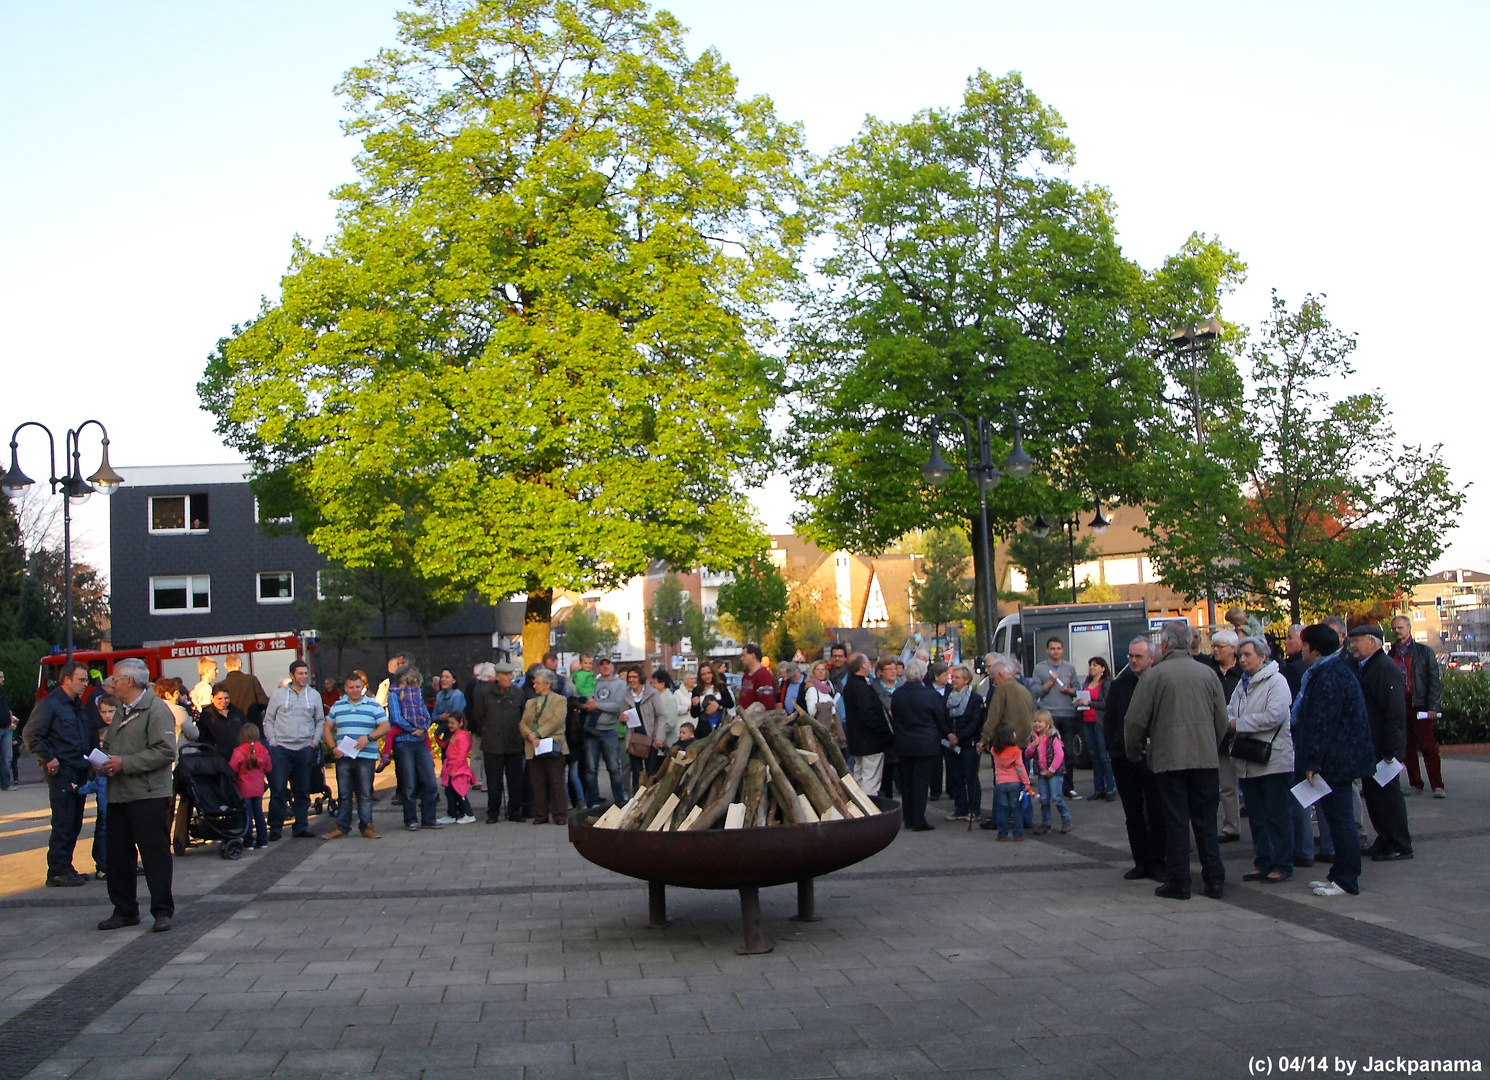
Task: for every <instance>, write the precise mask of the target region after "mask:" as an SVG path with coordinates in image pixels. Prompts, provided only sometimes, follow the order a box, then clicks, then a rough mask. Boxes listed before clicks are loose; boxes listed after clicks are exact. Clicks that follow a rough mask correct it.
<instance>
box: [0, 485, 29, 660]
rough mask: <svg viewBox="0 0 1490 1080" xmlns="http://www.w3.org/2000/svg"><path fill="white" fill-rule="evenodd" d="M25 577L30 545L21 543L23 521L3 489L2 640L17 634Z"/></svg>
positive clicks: (0, 557) (0, 519)
mask: <svg viewBox="0 0 1490 1080" xmlns="http://www.w3.org/2000/svg"><path fill="white" fill-rule="evenodd" d="M25 579H26V549H25V547H23V546H22V544H21V523H20V521H19V520H17V517H16V511H15V507H14V506H13V505H11V501H10V496H9V495H6V494H5V493H4V492H0V641H4V640H6V639H9V638H12V637H14V636H15V632H16V620H17V618H18V616H19V615H20V608H21V590H22V588H23V587H24V583H25Z"/></svg>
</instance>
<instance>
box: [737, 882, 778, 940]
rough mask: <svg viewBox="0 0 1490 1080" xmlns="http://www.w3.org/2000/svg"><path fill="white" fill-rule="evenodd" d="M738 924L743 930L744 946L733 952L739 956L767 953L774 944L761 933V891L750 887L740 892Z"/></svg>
mask: <svg viewBox="0 0 1490 1080" xmlns="http://www.w3.org/2000/svg"><path fill="white" fill-rule="evenodd" d="M740 922H741V924H742V925H743V927H744V930H745V944H744V945H742V946H740V947H739V948H738V949H736V950H735V952H737V953H739V954H740V955H741V956H753V955H755V954H757V953H768V952H770V951H771V950H772V949H774V948H776V944H775V942H773V941H772V940H771V939H770V938H768V937H766V936H765V935H764V934H762V933H761V891H760V890H759V889H757V888H754V887H751V888H748V889H741V890H740Z"/></svg>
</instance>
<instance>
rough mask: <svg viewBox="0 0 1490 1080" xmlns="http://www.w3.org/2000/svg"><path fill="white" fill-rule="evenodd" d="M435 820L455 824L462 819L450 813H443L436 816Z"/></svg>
mask: <svg viewBox="0 0 1490 1080" xmlns="http://www.w3.org/2000/svg"><path fill="white" fill-rule="evenodd" d="M435 820H436V821H438V822H439V823H440V824H441V825H454V824H455V823H456V822H457V821H459V820H460V819H459V818H453V817H451V816H450V815H449V814H442V815H441V816H440V817H437V818H435Z"/></svg>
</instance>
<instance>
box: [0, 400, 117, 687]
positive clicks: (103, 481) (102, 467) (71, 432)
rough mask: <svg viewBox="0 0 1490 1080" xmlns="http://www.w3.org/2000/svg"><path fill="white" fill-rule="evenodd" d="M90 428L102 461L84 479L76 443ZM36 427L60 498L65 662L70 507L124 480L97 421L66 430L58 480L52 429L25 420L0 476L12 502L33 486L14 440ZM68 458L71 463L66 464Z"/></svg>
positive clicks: (68, 622) (69, 617) (69, 652)
mask: <svg viewBox="0 0 1490 1080" xmlns="http://www.w3.org/2000/svg"><path fill="white" fill-rule="evenodd" d="M89 425H92V426H95V427H97V428H98V430H99V432H100V433H101V435H102V439H103V461H102V462H101V463H100V464H99V466H98V468H97V469H96V470H94V472H93V474H92V475H91V476H88V477H86V478H85V477H84V476H83V469H82V466H81V464H80V463H79V459H80V458H81V456H82V454H81V452H80V450H79V441H80V439H81V437H82V434H83V431H84V430H85V429H87V428H88V427H89ZM28 427H38V428H41V430H42V431H45V432H46V433H47V447H48V455H49V458H48V460H49V463H50V467H51V472H50V474H49V480H48V482H49V483H50V484H51V487H52V494H53V495H56V494H57V493H58V492H59V491H60V492H61V493H62V495H63V499H62V562H63V584H62V595H63V611H64V615H63V625H64V626H65V631H64V632H65V633H66V635H67V638H66V640H67V659H69V660H71V659H72V504H73V500H77V501H78V502H80V503H81V502H83V501H84V500H85V499H87V498H88V496H89V495H92V494H93V493H94V492H95V491H101V492H103V493H104V494H105V495H112V494H114V492H115V491H117V490H118V489H119V485H120V484H122V483H124V477H122V476H120V475H119V474H118V473H116V472H115V471H114V469H113V466H111V465H110V464H109V433H108V430H107V429H106V428H105V427H104V426H103V425H102V424H101V423H99V422H98V421H97V420H86V421H84V422H83V423H81V424H79V425H78V426H77V427H76V428H69V429H68V431H67V434H66V436H65V437H64V438H63V443H62V465H63V467H64V468H65V469H66V470H67V472H66V475H65V476H63V477H61V478H60V479H59V478H58V477H57V440H56V438H55V437H54V436H53V435H52V429H51V428H49V427H47V426H46V425H45V424H41V423H38V422H37V421H35V420H27V421H26V422H25V423H23V424H21V425H19V426H18V427H17V428H16V429H15V430H14V431H13V432H11V433H10V471H9V472H7V473H6V474H5V475H4V476H3V477H0V491H4V492H5V494H6V495H8V496H9V497H10V498H12V499H14V498H16V497H18V496H20V495H21V494H22V493H24V492H25V490H26V489H27V488H29V487H30V486H31V485H32V484H34V483H35V481H34V480H32V479H31V477H29V476H27V475H26V474H25V473H24V472H22V471H21V463H20V460H19V444H18V439H17V437H18V436H19V435H20V433H21V430H22V429H23V428H28ZM69 459H70V460H71V464H70V465H69Z"/></svg>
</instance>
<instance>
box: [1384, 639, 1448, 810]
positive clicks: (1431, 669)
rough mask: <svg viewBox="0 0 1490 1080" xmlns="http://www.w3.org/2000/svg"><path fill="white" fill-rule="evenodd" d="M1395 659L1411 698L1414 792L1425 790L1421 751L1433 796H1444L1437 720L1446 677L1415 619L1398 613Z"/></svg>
mask: <svg viewBox="0 0 1490 1080" xmlns="http://www.w3.org/2000/svg"><path fill="white" fill-rule="evenodd" d="M1392 637H1394V638H1396V640H1395V641H1393V642H1392V652H1391V656H1392V662H1393V663H1395V664H1396V665H1397V670H1398V671H1400V672H1402V692H1403V694H1404V695H1405V697H1406V701H1407V757H1406V762H1407V780H1408V783H1409V784H1411V785H1412V790H1413V792H1414V793H1417V792H1420V791H1422V790H1423V777H1422V774H1421V773H1419V772H1418V752H1419V751H1421V752H1422V755H1423V765H1424V766H1425V767H1426V768H1427V770H1428V786H1429V787H1431V788H1432V789H1433V797H1434V798H1435V799H1442V798H1443V797H1444V794H1445V793H1444V790H1443V766H1442V765H1441V764H1440V763H1439V760H1438V743H1437V742H1436V741H1435V740H1434V738H1433V721H1434V720H1436V719H1438V709H1439V695H1440V693H1441V692H1442V689H1443V679H1442V676H1441V675H1440V674H1439V671H1438V658H1437V657H1435V656H1434V655H1433V650H1432V649H1430V648H1428V646H1426V645H1424V644H1423V643H1422V642H1420V641H1414V640H1412V620H1411V619H1409V618H1408V617H1407V616H1406V615H1398V616H1397V617H1396V618H1395V619H1393V620H1392Z"/></svg>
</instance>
